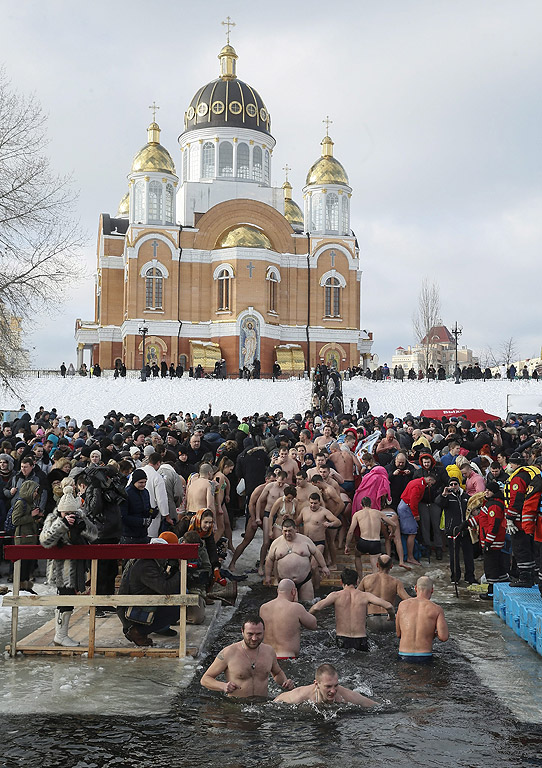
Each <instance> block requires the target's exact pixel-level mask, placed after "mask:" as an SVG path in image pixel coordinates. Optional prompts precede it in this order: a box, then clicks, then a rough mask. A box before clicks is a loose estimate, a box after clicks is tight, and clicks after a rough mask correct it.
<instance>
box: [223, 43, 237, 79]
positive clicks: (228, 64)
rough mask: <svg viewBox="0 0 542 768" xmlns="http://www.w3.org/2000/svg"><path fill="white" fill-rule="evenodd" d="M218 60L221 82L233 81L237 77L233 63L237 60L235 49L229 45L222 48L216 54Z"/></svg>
mask: <svg viewBox="0 0 542 768" xmlns="http://www.w3.org/2000/svg"><path fill="white" fill-rule="evenodd" d="M218 58H219V60H220V78H221V80H235V78H236V77H237V73H236V71H235V70H236V65H235V62H236V61H237V59H238V56H237V54H236V53H235V48H234V47H233V46H232V45H230V44H229V43H228V44H227V45H225V46H224V48H222V50H221V51H220V53H219V54H218Z"/></svg>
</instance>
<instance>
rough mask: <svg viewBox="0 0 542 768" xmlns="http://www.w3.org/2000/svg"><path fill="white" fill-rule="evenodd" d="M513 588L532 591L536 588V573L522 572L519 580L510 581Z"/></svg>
mask: <svg viewBox="0 0 542 768" xmlns="http://www.w3.org/2000/svg"><path fill="white" fill-rule="evenodd" d="M510 586H511V587H523V588H524V589H530V588H531V587H534V573H533V572H532V571H531V570H520V572H519V578H517V579H512V580H511V581H510Z"/></svg>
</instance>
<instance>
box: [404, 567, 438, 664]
mask: <svg viewBox="0 0 542 768" xmlns="http://www.w3.org/2000/svg"><path fill="white" fill-rule="evenodd" d="M432 594H433V582H432V581H431V579H430V578H429V577H428V576H420V578H419V579H418V581H417V582H416V597H410V598H409V599H408V600H403V602H402V603H400V604H399V608H398V609H397V617H396V620H395V628H396V631H397V637H398V638H399V659H400V660H401V661H411V662H414V663H424V662H430V661H431V660H432V658H433V639H434V638H435V637H438V639H439V640H441V641H442V642H443V643H444V642H445V641H446V640H447V639H448V637H449V632H448V625H447V624H446V619H445V618H444V611H443V610H442V608H441V607H440V605H437V604H436V603H433V602H431V595H432Z"/></svg>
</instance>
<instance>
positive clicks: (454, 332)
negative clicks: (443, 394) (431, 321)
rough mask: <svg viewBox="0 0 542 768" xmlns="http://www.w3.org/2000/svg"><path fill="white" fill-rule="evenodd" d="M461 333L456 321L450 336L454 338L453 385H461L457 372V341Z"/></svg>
mask: <svg viewBox="0 0 542 768" xmlns="http://www.w3.org/2000/svg"><path fill="white" fill-rule="evenodd" d="M462 333H463V328H462V327H461V326H458V325H457V320H456V322H455V327H454V328H452V336H453V337H454V338H455V372H454V375H455V383H456V384H461V374H460V370H459V364H458V362H457V339H458V338H459V337H460V336H461V334H462Z"/></svg>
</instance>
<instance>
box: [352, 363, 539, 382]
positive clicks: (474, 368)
mask: <svg viewBox="0 0 542 768" xmlns="http://www.w3.org/2000/svg"><path fill="white" fill-rule="evenodd" d="M353 376H364V377H365V378H366V379H371V380H372V381H386V380H389V379H394V380H395V381H405V380H407V379H408V381H423V380H424V379H427V381H446V379H449V378H452V379H462V380H463V381H470V380H471V379H474V380H476V381H490V380H491V379H501V378H506V379H508V380H509V381H513V380H514V379H524V380H525V379H534V380H535V381H538V379H539V376H540V375H539V372H538V370H537V368H533V370H532V371H531V372H529V369H528V368H527V366H526V365H524V366H523V368H522V369H521V371H518V369H517V368H516V366H515V365H514V363H511V364H510V365H508V366H502V369H501V370H499V371H492V369H491V368H490V367H489V366H486V367H485V368H482V367H481V366H480V365H479V363H469V364H468V365H463V366H460V365H458V366H457V367H456V369H455V370H454V372H453V375H449V374H448V373H447V372H446V369H445V368H444V366H443V365H439V366H438V367H437V368H435V366H434V365H432V364H431V365H428V366H427V367H426V368H425V369H424V368H418V370H416V369H415V368H409V369H408V370H405V368H403V366H402V365H400V364H399V365H395V366H394V367H393V369H390V367H389V366H388V364H387V363H384V365H379V366H377V367H376V368H374V369H373V370H371V368H370V367H369V366H367V368H362V367H361V366H355V367H353V368H348V369H347V370H346V372H345V377H346V378H348V379H351V378H352V377H353Z"/></svg>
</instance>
